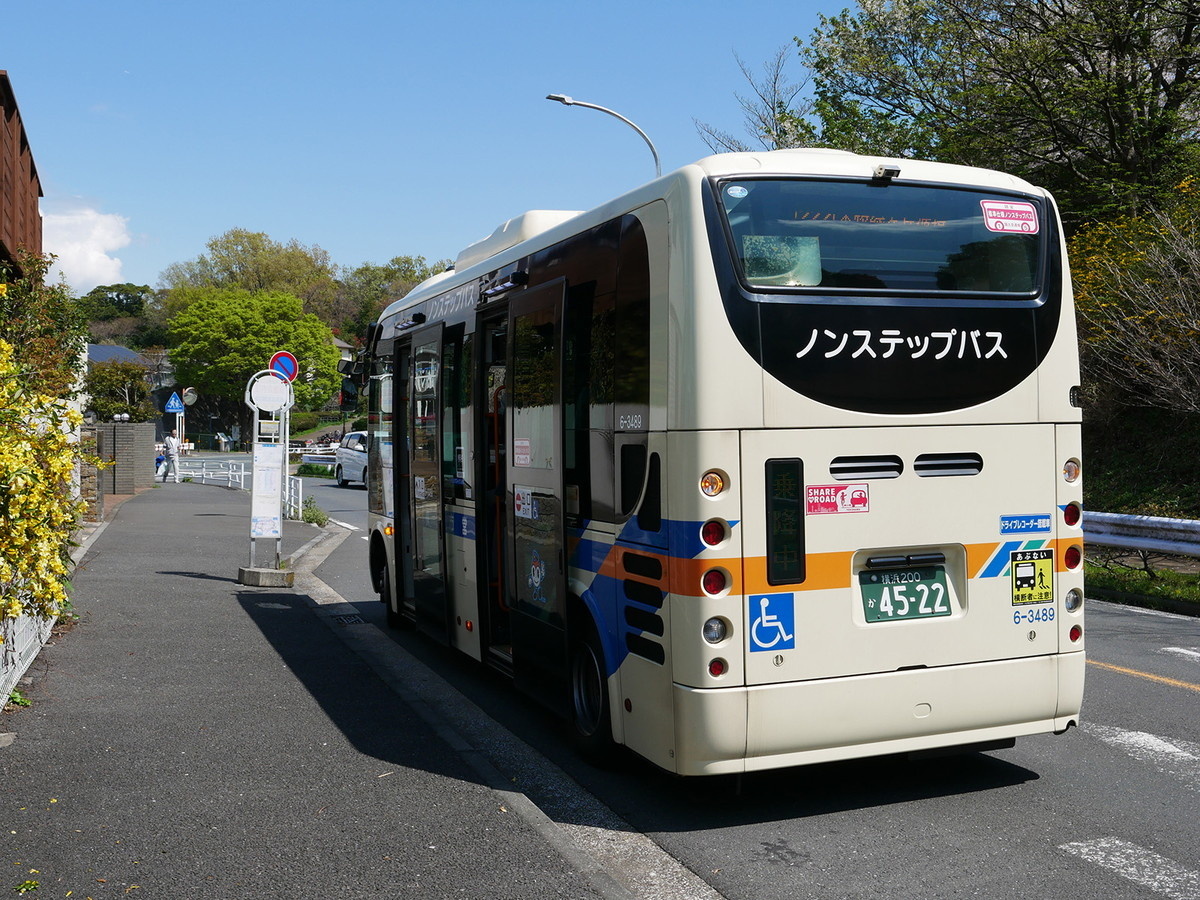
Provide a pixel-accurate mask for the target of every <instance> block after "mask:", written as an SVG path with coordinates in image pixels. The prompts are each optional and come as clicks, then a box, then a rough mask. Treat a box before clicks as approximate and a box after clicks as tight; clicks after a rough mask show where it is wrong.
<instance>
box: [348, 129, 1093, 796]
mask: <svg viewBox="0 0 1200 900" xmlns="http://www.w3.org/2000/svg"><path fill="white" fill-rule="evenodd" d="M357 371H358V372H359V373H360V376H361V379H362V380H363V381H366V382H368V383H369V398H370V424H369V426H368V430H369V433H370V440H369V473H368V474H369V478H368V481H369V484H368V488H369V492H368V496H369V508H370V523H371V524H370V529H371V534H370V545H369V546H370V551H369V553H370V570H371V577H372V579H373V581H374V584H375V586H376V589H377V590H378V591H379V593H380V596H381V599H382V600H383V602H384V603H386V604H387V607H388V619H389V622H390V623H392V624H394V625H402V624H406V623H407V624H412V623H415V624H416V626H417V627H419V628H420V629H421V630H423V631H425V632H427V633H429V634H430V635H432V636H433V637H435V638H436V639H437V640H439V641H442V642H444V643H446V644H448V645H450V646H453V647H456V648H458V649H460V650H461V651H463V652H464V653H467V654H469V655H470V656H472V657H474V658H476V659H477V660H480V661H482V662H484V663H486V664H489V665H493V666H497V667H499V668H501V669H503V670H504V671H506V672H509V673H511V675H512V678H513V680H514V681H515V683H516V684H517V686H518V687H519V688H520V689H522V690H525V691H528V692H529V693H531V694H533V695H535V696H537V697H539V698H540V699H542V700H543V701H545V702H546V703H547V704H549V705H550V706H552V707H553V708H554V709H556V710H558V711H560V712H561V713H562V714H563V715H564V716H565V717H566V718H567V720H568V721H569V722H570V724H571V731H572V733H573V734H574V737H575V739H576V740H577V742H578V744H579V745H580V747H581V749H583V750H585V751H587V752H589V753H591V754H595V755H600V754H603V753H604V752H605V751H606V750H607V749H608V748H610V747H611V746H612V744H614V743H616V744H622V745H625V746H626V747H629V748H631V749H632V750H633V751H635V752H636V753H638V754H640V755H642V756H644V757H645V758H647V759H649V760H651V761H652V762H654V763H656V764H657V765H659V766H661V767H662V768H664V769H666V770H669V771H671V772H675V773H679V774H682V775H703V774H715V773H730V772H744V771H751V770H758V769H765V768H771V767H779V766H792V765H799V764H805V763H814V762H823V761H828V760H839V759H847V758H852V757H865V756H873V755H884V754H897V753H909V752H917V751H929V750H934V749H938V748H958V747H965V748H971V749H981V748H982V749H989V748H996V747H1003V746H1011V745H1012V743H1013V741H1014V740H1015V739H1016V738H1017V737H1021V736H1024V735H1032V734H1039V733H1049V732H1053V733H1061V732H1063V731H1065V730H1066V729H1067V728H1068V727H1069V726H1071V725H1073V724H1076V723H1077V722H1078V717H1079V710H1080V704H1081V701H1082V695H1083V682H1084V652H1083V647H1084V641H1083V592H1082V591H1083V573H1082V547H1083V543H1082V530H1081V523H1080V511H1081V502H1082V488H1081V478H1080V462H1079V459H1080V418H1081V415H1080V410H1079V408H1078V393H1079V392H1078V387H1077V386H1078V384H1079V369H1078V359H1077V347H1076V332H1075V324H1074V318H1073V306H1072V296H1071V287H1070V278H1069V273H1068V269H1067V261H1066V258H1065V253H1064V242H1063V236H1062V231H1061V228H1060V225H1059V219H1058V214H1057V211H1056V208H1055V205H1054V202H1053V200H1052V199H1051V197H1050V196H1049V195H1048V194H1047V193H1046V192H1045V191H1044V190H1042V189H1040V188H1036V187H1034V186H1032V185H1030V184H1028V183H1026V182H1024V181H1021V180H1020V179H1017V178H1014V177H1011V176H1008V175H1004V174H1001V173H998V172H993V171H988V170H983V169H973V168H966V167H958V166H950V165H943V164H935V163H928V162H919V161H914V160H892V159H879V158H871V157H863V156H858V155H854V154H850V153H844V152H837V151H820V150H785V151H775V152H770V153H755V154H727V155H719V156H712V157H708V158H706V159H703V160H700V161H699V162H697V163H694V164H692V165H689V166H686V167H684V168H682V169H679V170H678V171H676V172H673V173H670V174H668V175H665V176H663V177H662V178H659V179H657V180H655V181H653V182H651V183H649V184H647V185H645V186H643V187H640V188H638V189H636V190H634V191H631V192H630V193H628V194H626V195H624V196H622V197H619V198H617V199H615V200H613V201H611V202H609V203H606V204H605V205H603V206H600V207H598V208H596V209H594V210H591V211H590V212H584V213H578V212H570V213H563V212H530V213H526V214H525V215H523V216H519V217H517V218H515V219H512V220H510V221H509V222H506V223H505V224H504V225H503V226H501V227H500V228H498V229H497V230H496V231H495V232H494V233H493V234H492V235H491V236H490V237H488V238H486V239H485V240H483V241H480V242H479V243H476V244H473V245H471V246H469V247H468V248H467V249H466V250H464V251H463V252H462V254H460V255H459V257H458V259H457V262H456V265H455V267H454V269H453V270H452V271H448V272H446V273H443V274H441V275H438V276H436V277H434V278H432V279H430V280H428V281H426V282H425V283H423V284H421V285H420V286H418V287H417V288H416V289H414V290H413V291H412V292H411V293H410V294H408V296H406V297H405V298H403V299H402V300H400V301H398V302H396V303H395V304H393V305H392V306H390V307H389V308H388V309H387V310H385V312H384V313H383V314H382V316H381V317H380V319H379V321H378V322H377V323H375V324H374V325H372V326H371V328H370V330H369V332H368V337H367V347H366V351H365V352H364V354H363V356H362V358H361V360H360V362H359V363H358V364H357Z"/></svg>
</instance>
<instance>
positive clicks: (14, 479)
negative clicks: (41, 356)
mask: <svg viewBox="0 0 1200 900" xmlns="http://www.w3.org/2000/svg"><path fill="white" fill-rule="evenodd" d="M77 419H78V414H77V413H75V412H74V411H73V410H70V409H68V407H67V406H66V405H65V404H64V403H63V402H62V401H61V400H57V399H55V398H53V397H49V396H46V395H44V394H38V393H35V392H33V391H31V390H29V389H28V388H27V387H25V385H24V379H23V377H22V372H21V370H20V368H19V367H18V366H17V365H16V364H15V362H14V360H13V349H12V347H11V346H10V345H9V344H7V343H6V342H4V341H0V626H3V625H5V624H6V623H7V622H8V621H9V620H11V619H14V618H16V617H17V616H19V615H22V614H27V615H33V616H40V617H44V618H51V617H53V616H56V615H58V613H59V610H60V609H61V607H62V604H63V603H64V602H65V601H66V599H67V595H66V587H67V584H66V581H67V575H68V564H69V555H68V550H69V541H70V537H71V534H72V532H73V531H74V529H75V526H76V524H77V522H78V520H79V515H80V512H81V503H80V502H79V501H78V500H76V499H75V497H74V491H73V490H72V478H73V475H74V471H75V461H76V459H77V448H76V446H75V445H74V444H73V443H72V441H71V437H70V435H69V434H68V433H67V431H68V430H73V429H74V427H75V426H76V425H78V421H77ZM4 631H5V629H4V628H3V627H0V642H3V640H4Z"/></svg>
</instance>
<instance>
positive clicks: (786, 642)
mask: <svg viewBox="0 0 1200 900" xmlns="http://www.w3.org/2000/svg"><path fill="white" fill-rule="evenodd" d="M795 649H796V595H795V594H755V595H752V596H751V597H750V652H751V653H757V652H759V651H761V650H795Z"/></svg>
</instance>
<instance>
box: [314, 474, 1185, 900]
mask: <svg viewBox="0 0 1200 900" xmlns="http://www.w3.org/2000/svg"><path fill="white" fill-rule="evenodd" d="M306 490H307V491H308V492H309V493H310V494H311V495H312V496H314V497H316V498H317V503H318V505H319V506H321V507H322V508H323V509H325V510H326V511H327V512H328V513H329V514H330V516H331V517H332V518H333V519H335V520H337V521H339V522H342V523H345V525H347V526H350V528H348V529H346V530H347V531H348V532H349V534H348V536H347V537H346V539H345V540H343V541H342V542H341V543H340V544H339V545H338V546H337V548H336V549H335V550H334V551H333V552H332V553H331V554H330V555H329V556H328V558H327V559H325V560H324V562H322V563H321V565H320V566H319V568H317V569H316V572H315V574H316V576H317V577H318V578H319V579H321V581H323V582H324V583H325V584H327V585H329V587H330V588H332V589H333V590H334V591H336V593H337V594H339V595H341V597H342V598H344V599H345V600H346V601H348V602H350V603H352V604H354V608H355V609H356V610H358V611H359V613H360V614H361V616H362V618H363V619H364V620H365V623H366V624H367V625H368V626H371V625H374V626H377V627H378V628H379V629H382V630H384V631H385V632H386V633H387V635H388V639H389V641H390V642H391V645H392V646H393V647H394V648H395V652H397V653H403V654H405V655H406V656H411V657H412V658H414V659H416V660H417V661H419V663H421V664H422V665H424V666H426V667H428V668H429V669H430V670H432V671H433V672H434V673H436V674H437V676H439V678H440V679H442V680H444V682H445V683H448V684H449V685H451V686H452V687H453V688H455V689H456V690H457V691H458V692H459V693H460V694H461V695H463V696H464V697H465V698H467V700H468V701H470V703H473V704H474V705H475V706H477V707H478V708H479V709H481V710H482V711H483V712H484V713H486V716H487V717H489V718H490V719H492V720H495V721H496V722H497V723H499V726H500V727H501V728H502V730H503V731H504V732H505V733H507V734H510V735H512V736H515V738H516V739H517V745H518V747H524V748H526V750H524V751H522V750H520V749H518V750H516V751H512V750H509V751H508V752H507V753H505V752H503V751H496V752H495V753H494V754H493V757H494V758H493V761H494V762H495V764H496V765H497V767H498V768H500V770H501V771H502V772H504V773H505V774H506V776H507V777H508V778H509V780H510V781H512V782H513V783H515V784H516V785H517V786H518V787H519V789H520V790H522V791H523V792H524V793H526V794H527V795H528V796H529V797H530V798H531V799H533V800H534V802H536V803H537V804H538V805H539V806H540V807H541V808H542V809H543V810H544V811H545V812H546V813H547V814H548V815H549V816H550V817H551V818H552V819H554V820H555V821H558V822H559V823H560V824H562V825H563V826H564V827H565V828H567V829H568V831H569V832H571V833H573V834H575V835H576V837H577V838H579V839H581V840H583V841H584V842H586V841H587V840H589V839H590V840H591V841H592V842H593V846H595V847H599V848H601V849H599V850H598V851H597V852H598V854H599V855H601V856H603V854H604V852H605V851H604V849H603V847H605V846H606V845H607V842H610V841H612V840H618V839H630V835H637V836H642V835H644V836H648V837H649V838H650V839H651V840H652V841H653V842H654V844H655V845H657V847H655V848H654V849H655V850H657V849H658V848H661V849H662V850H665V851H666V854H667V856H664V857H662V858H661V859H660V860H658V863H660V864H663V863H664V862H669V861H670V859H669V858H673V860H678V862H679V863H681V864H682V867H683V868H682V869H680V870H677V871H675V872H674V873H673V874H671V875H670V876H669V877H668V878H666V879H664V878H663V877H662V876H658V877H657V879H650V880H649V881H647V882H639V880H638V878H626V879H625V882H626V885H627V886H629V887H630V888H631V890H632V891H633V892H634V893H635V894H636V895H640V896H647V897H649V896H655V897H659V896H672V897H674V896H679V897H692V896H696V897H701V896H704V897H718V896H723V897H727V898H755V900H772V898H780V900H782V898H789V900H792V898H800V897H813V898H858V897H863V898H865V897H871V898H911V897H931V898H934V897H936V898H941V897H987V898H1010V897H1011V898H1030V897H1050V896H1059V897H1080V898H1093V897H1095V898H1122V900H1124V898H1170V900H1200V849H1198V845H1197V841H1196V835H1197V833H1198V832H1200V829H1198V828H1197V824H1198V819H1200V817H1198V815H1197V810H1198V809H1200V803H1198V801H1200V796H1198V794H1200V619H1190V618H1186V617H1181V616H1173V615H1167V614H1161V613H1152V612H1146V611H1143V610H1138V609H1133V608H1129V607H1122V606H1117V605H1113V604H1108V603H1103V602H1099V601H1091V600H1089V601H1088V611H1087V640H1088V654H1089V663H1090V664H1089V667H1088V684H1087V692H1086V697H1085V706H1084V725H1083V726H1082V728H1080V729H1075V730H1072V731H1070V732H1068V733H1067V734H1066V735H1063V736H1059V737H1054V736H1044V737H1037V738H1027V739H1024V740H1021V741H1018V743H1017V746H1016V747H1015V748H1014V749H1012V750H1008V751H1000V752H993V753H988V754H972V755H968V756H961V757H951V758H943V759H931V760H922V761H911V760H907V759H904V758H897V757H884V758H879V759H871V760H862V761H855V762H849V763H835V764H828V765H821V766H813V767H807V768H799V769H790V770H784V771H778V772H767V773H759V774H754V775H748V776H745V777H743V778H740V779H739V778H714V779H701V780H695V779H676V778H673V777H671V776H669V775H666V774H664V773H662V772H660V771H658V770H656V769H654V768H653V767H651V766H649V765H648V764H645V763H642V762H640V761H638V760H636V759H632V758H624V759H622V760H620V761H619V762H618V764H617V765H616V766H615V767H614V769H612V770H609V771H601V770H598V769H595V768H592V767H590V766H587V765H585V764H583V763H581V762H580V761H579V760H577V759H576V758H575V757H574V756H573V755H572V753H571V752H570V751H569V750H568V749H567V746H566V743H565V741H564V740H563V739H562V735H561V732H560V729H559V726H558V723H557V722H556V721H555V720H554V719H553V717H551V716H549V715H548V714H547V713H545V712H544V711H542V710H541V709H540V708H539V707H537V706H536V705H535V704H533V703H531V702H530V701H528V700H526V699H524V698H522V697H521V696H519V695H518V694H516V692H515V691H513V690H511V688H510V686H509V685H507V684H506V683H505V682H504V680H503V679H501V678H499V677H498V676H495V675H493V674H491V673H489V672H487V671H485V670H483V669H481V668H480V667H478V666H476V665H474V664H473V663H470V662H469V661H465V660H463V659H461V658H459V657H458V656H456V655H454V654H451V653H448V652H446V651H444V650H442V649H441V648H438V647H435V646H433V645H432V644H431V643H430V642H428V641H426V640H423V639H421V638H419V637H417V636H414V635H412V634H410V633H405V632H390V631H386V626H385V624H384V621H383V608H382V605H381V604H379V603H378V602H377V601H376V600H375V597H374V594H373V593H371V588H370V585H369V583H368V580H367V575H366V544H365V540H364V538H365V524H366V523H365V502H366V492H365V490H364V489H363V488H362V487H361V486H359V485H354V486H351V487H347V488H338V487H336V486H335V485H333V484H332V482H329V483H322V482H321V481H314V480H312V479H310V480H308V482H307V483H306ZM351 529H358V530H351ZM469 720H470V716H469V715H466V714H464V722H467V724H464V725H463V726H462V727H464V728H470V727H473V726H472V725H470V724H469ZM479 740H481V741H483V742H486V741H488V740H489V738H487V737H483V738H480V739H479ZM530 760H533V762H530ZM563 773H565V776H566V780H567V782H572V783H574V784H577V785H579V786H581V787H582V788H583V790H582V791H580V792H579V793H578V794H571V795H570V796H569V797H567V796H564V794H563V789H562V788H561V781H560V775H561V774H563ZM613 814H615V818H614V817H613ZM643 840H644V839H643ZM613 859H614V860H617V862H614V863H612V864H613V865H622V863H620V862H619V860H620V859H621V857H620V854H619V853H616V855H614V857H613ZM649 865H651V866H653V865H655V861H654V860H653V859H652V860H651V862H650V863H649ZM660 868H665V865H660ZM693 873H694V875H693ZM651 881H652V882H653V884H650V882H651ZM630 882H633V883H632V884H630ZM639 883H643V884H645V889H644V890H640V891H639V888H638V884H639Z"/></svg>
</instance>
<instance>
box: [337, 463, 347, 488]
mask: <svg viewBox="0 0 1200 900" xmlns="http://www.w3.org/2000/svg"><path fill="white" fill-rule="evenodd" d="M333 477H334V478H336V479H337V484H338V487H345V486H346V485H348V484H349V483H350V482H348V481H347V480H346V477H345V475H343V474H342V467H341V466H338V467H337V468H336V469H334V470H333Z"/></svg>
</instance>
